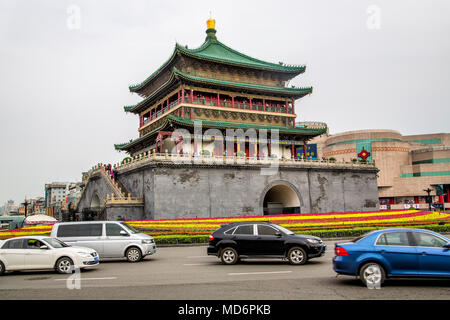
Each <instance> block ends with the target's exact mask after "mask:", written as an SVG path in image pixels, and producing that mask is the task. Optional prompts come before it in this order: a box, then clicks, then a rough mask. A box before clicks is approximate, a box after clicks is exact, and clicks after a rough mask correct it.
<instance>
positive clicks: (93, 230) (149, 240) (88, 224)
mask: <svg viewBox="0 0 450 320" xmlns="http://www.w3.org/2000/svg"><path fill="white" fill-rule="evenodd" d="M50 236H51V237H55V238H58V239H60V240H61V241H63V242H65V243H67V244H69V245H72V246H77V247H87V248H91V249H94V250H95V251H97V252H98V255H99V257H100V259H102V258H123V257H125V258H127V260H128V261H129V262H137V261H140V260H141V259H142V258H143V257H145V256H146V255H152V254H155V253H156V244H155V240H154V239H153V237H151V236H149V235H146V234H144V233H141V232H139V231H137V230H135V229H134V228H133V227H131V226H129V225H128V224H126V223H125V222H122V221H83V222H61V223H56V224H54V225H53V228H52V233H51V235H50Z"/></svg>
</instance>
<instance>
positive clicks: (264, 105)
mask: <svg viewBox="0 0 450 320" xmlns="http://www.w3.org/2000/svg"><path fill="white" fill-rule="evenodd" d="M263 111H264V112H266V100H265V99H263Z"/></svg>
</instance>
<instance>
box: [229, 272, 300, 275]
mask: <svg viewBox="0 0 450 320" xmlns="http://www.w3.org/2000/svg"><path fill="white" fill-rule="evenodd" d="M291 272H292V271H267V272H240V273H229V274H228V275H229V276H241V275H247V274H271V273H291Z"/></svg>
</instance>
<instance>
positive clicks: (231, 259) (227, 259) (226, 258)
mask: <svg viewBox="0 0 450 320" xmlns="http://www.w3.org/2000/svg"><path fill="white" fill-rule="evenodd" d="M220 259H221V260H222V262H223V263H224V264H236V262H238V260H239V256H238V253H237V251H236V249H234V248H230V247H229V248H224V249H222V250H221V251H220Z"/></svg>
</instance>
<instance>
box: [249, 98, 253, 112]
mask: <svg viewBox="0 0 450 320" xmlns="http://www.w3.org/2000/svg"><path fill="white" fill-rule="evenodd" d="M249 100H250V110H253V107H252V98H249Z"/></svg>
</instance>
